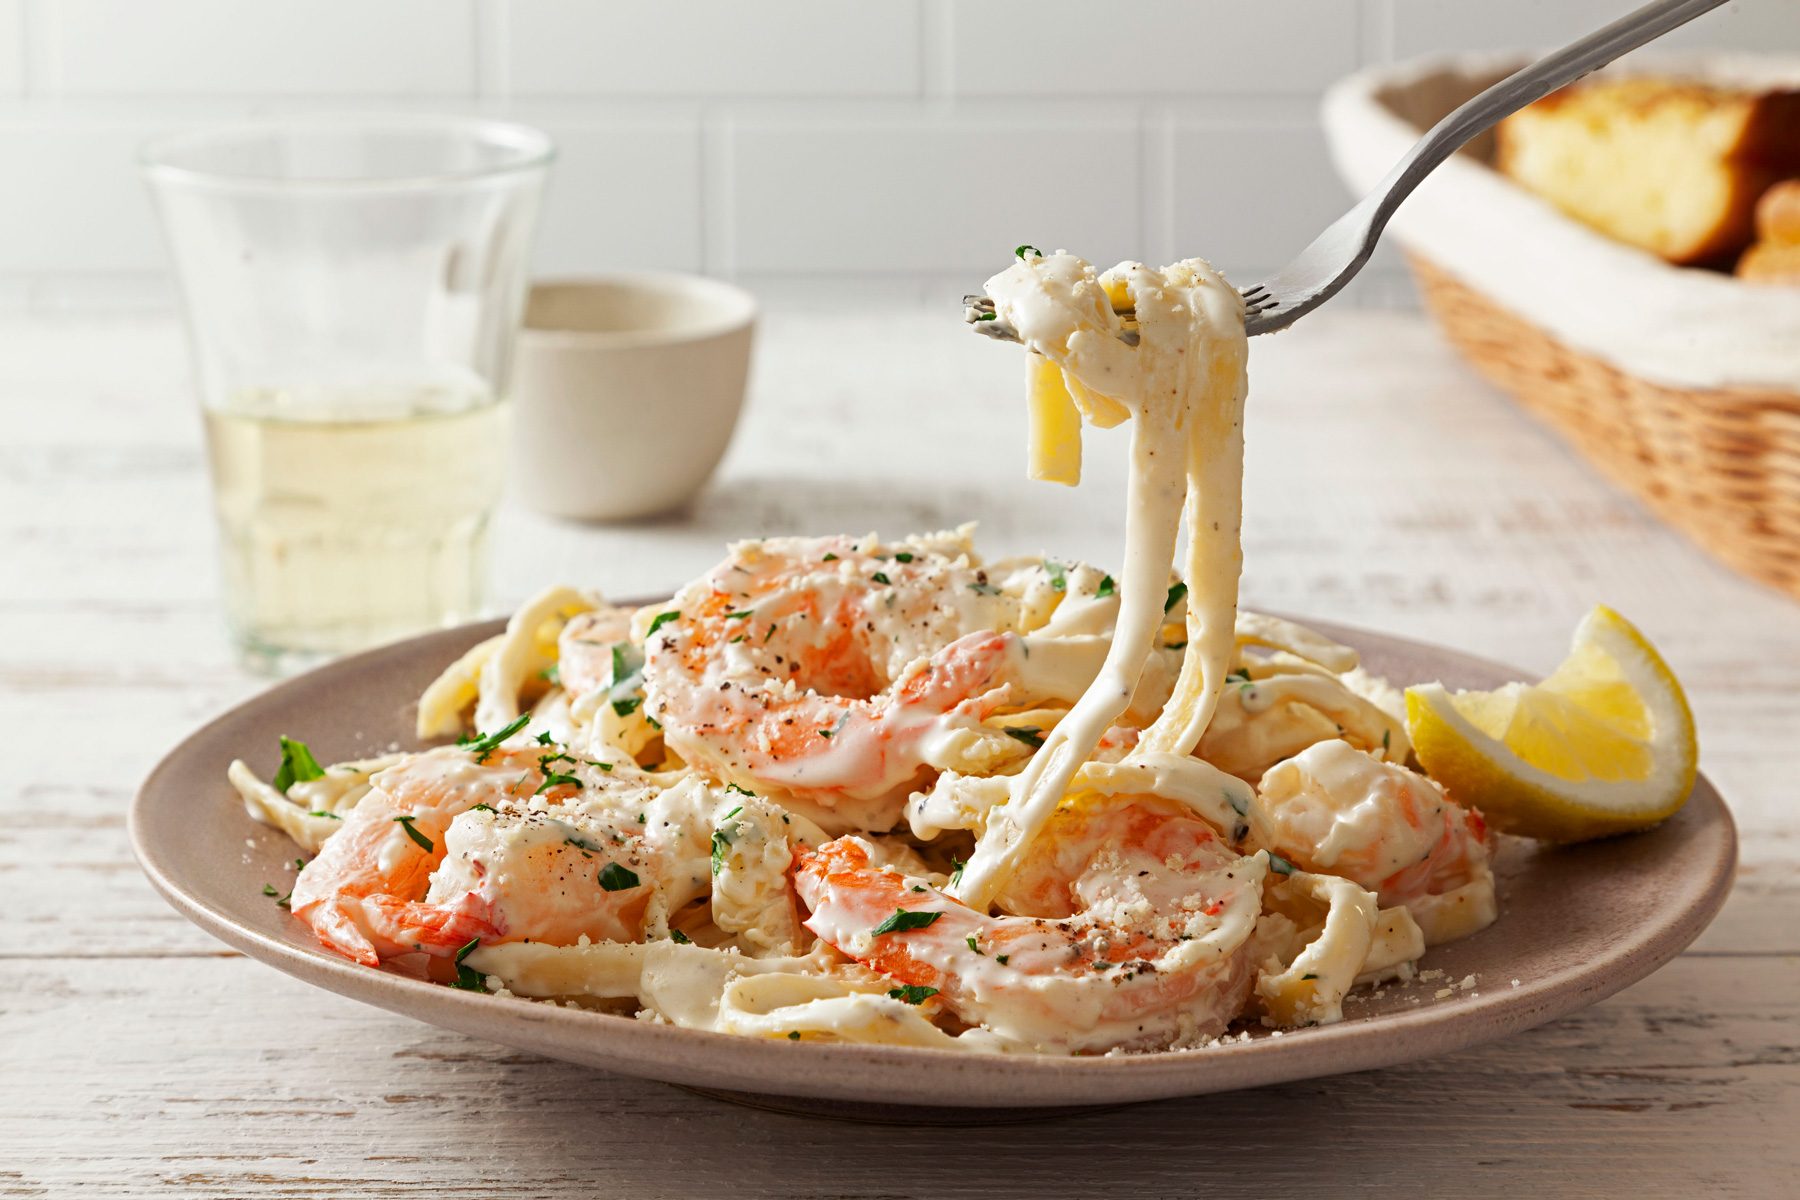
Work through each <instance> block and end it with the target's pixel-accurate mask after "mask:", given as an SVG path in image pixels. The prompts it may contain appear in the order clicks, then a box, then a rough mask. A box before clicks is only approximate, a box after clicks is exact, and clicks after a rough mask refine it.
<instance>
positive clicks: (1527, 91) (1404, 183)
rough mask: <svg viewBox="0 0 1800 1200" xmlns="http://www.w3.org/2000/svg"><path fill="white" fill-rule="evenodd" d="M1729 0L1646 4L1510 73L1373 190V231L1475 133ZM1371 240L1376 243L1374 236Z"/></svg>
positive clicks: (1432, 133) (1429, 135)
mask: <svg viewBox="0 0 1800 1200" xmlns="http://www.w3.org/2000/svg"><path fill="white" fill-rule="evenodd" d="M1724 3H1726V0H1656V3H1654V4H1646V5H1644V7H1642V8H1640V9H1638V10H1637V11H1636V12H1633V13H1629V14H1627V15H1626V16H1623V17H1620V18H1619V19H1618V20H1617V21H1614V22H1613V23H1612V24H1611V25H1608V26H1607V27H1606V28H1604V29H1601V30H1599V31H1598V32H1595V33H1591V34H1589V35H1588V36H1587V37H1584V38H1582V39H1581V40H1580V41H1579V42H1576V43H1574V44H1573V45H1570V46H1565V47H1564V48H1563V49H1561V50H1558V51H1557V52H1556V53H1555V54H1552V55H1549V56H1548V57H1545V58H1541V59H1539V60H1538V61H1537V62H1534V63H1532V64H1531V65H1530V66H1529V67H1526V68H1524V69H1523V70H1521V71H1518V72H1515V73H1514V74H1512V75H1508V76H1507V77H1506V78H1505V79H1502V80H1501V81H1500V82H1499V83H1496V84H1495V85H1494V86H1493V87H1490V88H1488V89H1487V90H1486V91H1484V92H1482V93H1480V94H1479V95H1476V96H1474V97H1472V98H1470V99H1469V100H1467V101H1465V102H1464V103H1463V104H1462V106H1461V107H1459V108H1458V109H1456V111H1454V112H1452V113H1451V114H1450V115H1449V116H1447V117H1445V118H1444V119H1443V120H1441V121H1439V122H1438V123H1437V124H1436V125H1433V126H1432V127H1431V128H1430V130H1428V131H1427V132H1426V134H1425V136H1424V137H1422V138H1420V139H1419V142H1418V144H1417V145H1415V146H1414V147H1413V148H1412V150H1411V151H1409V152H1408V153H1407V155H1406V157H1405V158H1402V159H1401V160H1400V161H1399V162H1398V163H1395V164H1394V169H1393V170H1391V171H1389V172H1388V173H1387V177H1386V178H1385V179H1383V180H1382V181H1381V184H1380V186H1378V187H1377V188H1376V189H1375V190H1374V192H1372V193H1371V194H1370V195H1371V198H1374V199H1375V200H1376V203H1375V211H1374V212H1373V213H1372V214H1370V216H1371V225H1372V228H1371V234H1379V233H1380V232H1381V229H1382V228H1383V227H1384V226H1385V225H1386V224H1387V220H1388V217H1390V216H1391V215H1393V212H1394V210H1395V209H1396V208H1398V207H1400V202H1401V201H1402V200H1404V199H1406V197H1407V196H1409V195H1411V194H1412V190H1413V189H1414V188H1416V187H1418V186H1419V182H1420V181H1421V180H1422V179H1424V178H1425V176H1427V175H1429V174H1430V173H1431V172H1432V170H1433V169H1434V168H1435V167H1437V165H1438V164H1439V163H1441V162H1443V161H1444V160H1445V159H1446V158H1449V157H1450V156H1451V155H1452V154H1454V153H1455V152H1456V151H1457V149H1458V147H1460V146H1462V145H1463V144H1465V143H1466V142H1468V141H1469V140H1470V139H1471V138H1473V137H1474V136H1475V135H1476V134H1478V133H1481V132H1482V131H1484V130H1486V129H1488V128H1490V127H1492V126H1494V125H1497V124H1499V123H1500V120H1501V118H1503V117H1506V116H1509V115H1510V114H1512V113H1515V112H1517V111H1519V110H1520V109H1521V108H1524V107H1525V106H1526V105H1527V104H1530V103H1531V102H1532V101H1534V100H1541V99H1543V98H1544V97H1545V96H1548V95H1549V94H1550V93H1551V92H1554V91H1555V90H1556V89H1557V88H1560V87H1563V86H1565V85H1567V84H1571V83H1573V82H1575V81H1576V80H1577V79H1580V78H1581V77H1582V76H1583V75H1586V74H1588V73H1589V72H1591V71H1594V70H1597V69H1599V68H1600V67H1604V66H1605V65H1606V64H1607V63H1609V62H1611V61H1613V59H1615V58H1618V57H1619V56H1620V55H1622V54H1625V53H1627V52H1629V51H1632V50H1636V49H1637V48H1638V47H1639V46H1642V45H1643V44H1644V43H1646V42H1650V41H1654V40H1655V39H1657V38H1659V37H1661V36H1662V35H1663V34H1665V33H1667V32H1669V30H1671V29H1674V28H1677V27H1678V26H1681V25H1685V24H1687V23H1688V22H1689V21H1691V20H1693V19H1694V18H1695V17H1697V16H1699V15H1701V14H1702V13H1707V12H1711V11H1712V10H1713V9H1715V8H1718V7H1719V6H1720V5H1722V4H1724ZM1369 240H1370V241H1373V240H1374V238H1373V236H1371V238H1370V239H1369Z"/></svg>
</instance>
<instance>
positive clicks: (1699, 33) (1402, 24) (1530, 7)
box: [1389, 0, 1800, 58]
mask: <svg viewBox="0 0 1800 1200" xmlns="http://www.w3.org/2000/svg"><path fill="white" fill-rule="evenodd" d="M1639 2H1640V0H1507V2H1506V3H1504V4H1480V3H1465V2H1464V0H1389V3H1391V4H1392V5H1393V7H1394V14H1393V51H1394V53H1395V55H1396V56H1398V57H1401V58H1406V57H1410V56H1412V55H1415V54H1428V53H1430V52H1432V51H1434V50H1485V49H1489V48H1493V47H1514V46H1539V47H1548V46H1556V45H1562V44H1564V43H1566V42H1572V41H1574V40H1575V39H1576V38H1578V37H1581V36H1582V35H1583V34H1585V33H1587V32H1589V31H1590V30H1594V29H1598V28H1600V26H1602V25H1605V24H1607V23H1608V22H1609V21H1613V20H1616V19H1617V18H1619V17H1621V16H1623V15H1624V14H1625V13H1627V12H1629V11H1630V10H1631V9H1632V8H1635V7H1636V6H1637V4H1638V3H1639ZM1658 46H1659V47H1666V48H1669V49H1675V48H1681V49H1697V48H1714V47H1716V48H1719V49H1727V50H1769V51H1779V52H1785V53H1788V54H1793V53H1796V52H1800V4H1795V3H1794V0H1737V2H1736V3H1733V4H1727V5H1726V6H1725V7H1723V8H1721V9H1718V10H1716V11H1714V12H1710V13H1707V14H1706V15H1705V16H1703V17H1699V18H1698V19H1696V20H1695V21H1694V22H1692V23H1691V24H1689V25H1687V26H1686V27H1684V28H1681V29H1677V30H1675V31H1674V32H1673V33H1671V34H1669V35H1668V36H1667V37H1666V38H1664V39H1663V40H1662V41H1660V42H1659V43H1658Z"/></svg>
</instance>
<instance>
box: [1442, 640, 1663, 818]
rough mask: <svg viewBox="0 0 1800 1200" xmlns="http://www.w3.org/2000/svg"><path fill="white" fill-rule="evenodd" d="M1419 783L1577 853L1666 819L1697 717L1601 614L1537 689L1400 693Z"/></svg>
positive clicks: (1642, 648)
mask: <svg viewBox="0 0 1800 1200" xmlns="http://www.w3.org/2000/svg"><path fill="white" fill-rule="evenodd" d="M1406 724H1407V728H1408V730H1409V731H1410V732H1411V734H1412V742H1413V751H1414V753H1416V754H1417V755H1418V757H1419V762H1420V763H1421V764H1422V765H1423V766H1424V768H1425V770H1426V773H1427V774H1429V775H1430V776H1431V777H1432V778H1433V779H1435V780H1437V781H1438V782H1439V783H1441V784H1443V785H1444V786H1445V787H1446V788H1447V789H1449V792H1450V794H1451V796H1452V797H1454V798H1455V799H1456V800H1458V801H1460V802H1461V803H1463V804H1467V805H1471V806H1473V807H1476V808H1479V809H1480V810H1481V811H1482V814H1483V815H1484V816H1485V817H1486V818H1487V820H1488V823H1489V824H1491V825H1492V826H1494V827H1495V828H1496V829H1500V830H1503V831H1505V832H1507V833H1516V834H1522V835H1524V836H1526V837H1534V838H1541V839H1543V840H1545V841H1552V842H1579V841H1585V840H1587V839H1589V838H1597V837H1605V836H1607V835H1608V834H1614V833H1624V832H1627V831H1629V830H1633V829H1643V828H1646V827H1648V826H1651V825H1654V824H1656V823H1657V822H1658V821H1662V820H1665V819H1667V818H1668V817H1669V816H1671V815H1673V814H1674V813H1675V811H1676V810H1677V809H1679V808H1680V807H1681V806H1682V805H1683V804H1684V803H1686V802H1687V798H1688V793H1689V792H1691V791H1692V790H1693V787H1694V772H1695V762H1696V759H1697V758H1698V749H1697V746H1696V743H1695V739H1694V714H1693V712H1692V711H1691V710H1690V709H1689V708H1688V702H1687V697H1686V696H1684V695H1683V694H1682V691H1681V684H1680V683H1679V682H1677V681H1676V679H1675V674H1674V672H1673V671H1671V670H1669V665H1668V664H1667V663H1666V662H1664V661H1663V658H1662V655H1660V654H1658V653H1657V652H1656V647H1654V646H1652V645H1651V644H1650V643H1649V641H1647V640H1646V639H1645V637H1644V635H1643V634H1641V633H1639V632H1638V631H1637V629H1636V628H1635V627H1633V626H1632V624H1631V623H1630V622H1629V621H1627V620H1626V619H1625V618H1624V617H1621V616H1620V615H1619V614H1618V613H1616V612H1614V611H1613V610H1612V609H1610V608H1606V607H1603V606H1602V607H1596V608H1595V609H1594V610H1593V611H1592V612H1590V613H1589V614H1588V615H1587V616H1586V617H1584V618H1582V621H1581V624H1580V625H1578V626H1577V627H1576V629H1575V637H1574V640H1573V642H1572V644H1571V645H1570V647H1569V656H1568V657H1567V658H1565V659H1564V660H1563V662H1562V665H1561V666H1559V667H1557V668H1556V670H1555V672H1554V673H1552V674H1551V676H1550V677H1549V678H1548V679H1546V680H1544V682H1542V683H1540V684H1538V685H1536V686H1535V687H1534V686H1531V685H1529V684H1523V683H1509V684H1507V685H1506V686H1505V687H1502V688H1500V689H1498V690H1497V691H1492V692H1450V691H1446V690H1445V688H1444V686H1443V685H1442V684H1437V683H1430V684H1424V685H1422V686H1419V687H1414V688H1408V689H1407V692H1406Z"/></svg>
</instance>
